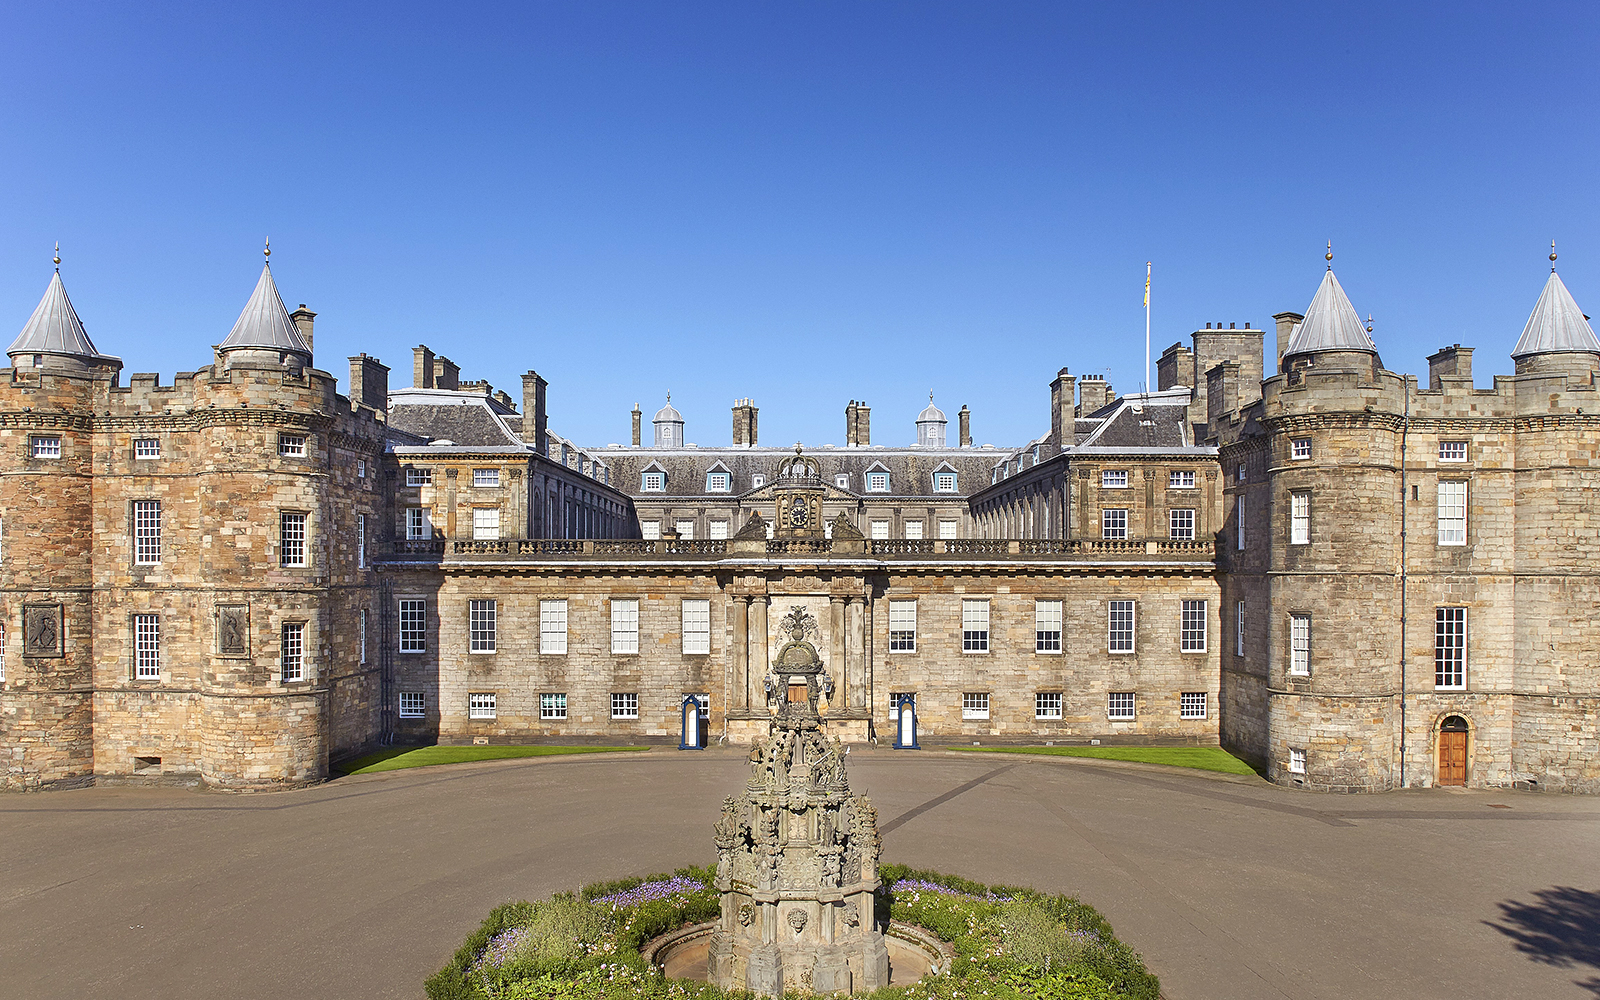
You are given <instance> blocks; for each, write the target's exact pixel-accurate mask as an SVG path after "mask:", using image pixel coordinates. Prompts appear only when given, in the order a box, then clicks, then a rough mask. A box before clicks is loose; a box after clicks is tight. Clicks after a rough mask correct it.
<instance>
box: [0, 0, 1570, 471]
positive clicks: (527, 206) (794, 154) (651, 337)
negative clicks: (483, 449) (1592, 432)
mask: <svg viewBox="0 0 1600 1000" xmlns="http://www.w3.org/2000/svg"><path fill="white" fill-rule="evenodd" d="M1221 6H1222V5H1212V4H1141V3H1117V4H1092V5H1091V4H1082V5H1071V4H1066V3H1040V4H1028V3H977V2H972V3H965V4H954V3H936V2H917V3H904V4H890V3H876V2H861V0H851V2H845V3H827V2H805V3H797V2H788V3H772V2H749V0H747V2H738V3H723V4H713V3H676V2H675V3H668V2H659V3H635V4H616V3H604V2H597V0H583V2H574V3H569V4H544V3H541V4H532V3H521V4H507V5H504V6H494V5H475V4H457V3H452V4H436V5H429V6H418V5H409V4H403V3H385V4H370V5H365V6H357V5H354V4H320V3H319V4H267V5H263V4H235V5H225V4H215V3H206V4H193V5H177V4H122V3H116V4H72V5H63V4H54V3H42V2H41V3H20V2H14V3H10V4H8V5H6V6H5V8H4V9H3V10H0V191H3V192H4V195H3V198H0V337H4V338H6V340H7V341H9V339H10V338H11V337H12V336H14V335H15V331H17V330H20V329H21V327H22V324H23V323H24V322H25V320H26V319H27V316H28V314H29V312H30V311H31V310H32V309H33V307H34V305H35V303H36V302H37V301H38V299H39V296H40V295H41V294H42V293H43V291H44V288H45V285H46V283H47V280H48V278H49V273H50V270H49V255H50V248H51V246H52V244H53V242H54V241H55V240H58V239H59V240H60V241H61V244H62V256H63V258H64V263H63V265H62V274H63V277H64V278H65V279H66V282H67V287H68V289H69V290H70V292H71V294H72V296H73V299H74V302H75V303H76V305H77V306H78V310H79V312H80V314H81V315H82V317H83V319H84V321H85V323H86V324H87V326H88V329H89V332H90V335H91V336H92V337H93V338H94V339H95V342H96V344H97V345H98V346H99V348H100V349H101V350H102V351H105V352H107V353H111V354H118V355H121V356H122V358H123V359H124V361H125V363H126V366H127V367H126V369H125V371H126V372H135V371H159V372H161V373H162V381H163V382H166V381H168V380H169V379H170V378H171V375H172V373H173V372H175V371H178V370H193V369H195V368H198V367H201V366H202V365H204V364H206V363H208V362H209V358H210V352H209V345H211V344H214V343H217V342H218V341H220V340H221V339H222V338H223V337H224V336H226V334H227V332H228V330H229V329H230V327H231V326H232V324H233V321H234V319H235V318H236V317H237V315H238V313H239V310H240V309H241V308H242V306H243V305H244V302H245V299H246V298H247V297H248V296H249V294H250V290H251V287H252V286H253V284H254V282H255V280H256V274H257V271H258V270H259V267H260V261H261V255H260V246H261V240H262V238H263V237H264V236H270V237H271V238H272V245H273V251H274V252H273V264H274V268H273V270H274V274H275V275H276V276H277V280H278V284H279V287H280V288H281V289H282V291H283V295H284V298H285V300H286V301H287V303H288V304H289V307H290V308H291V309H292V308H294V306H295V305H296V304H297V303H300V302H305V303H308V304H309V305H310V307H311V308H312V309H314V310H316V311H317V312H318V313H319V317H318V320H317V337H316V348H317V357H318V363H319V367H322V368H325V369H327V370H329V371H332V372H334V373H335V374H338V375H339V376H340V379H341V384H342V383H343V381H344V379H345V378H347V376H348V371H347V365H346V362H345V360H344V359H345V358H346V357H347V356H348V355H350V354H353V353H356V352H358V351H366V352H367V353H369V354H375V355H377V356H379V357H381V358H382V359H383V360H384V361H386V362H387V363H389V364H390V365H391V366H392V367H393V369H394V376H393V378H392V383H393V384H394V385H396V386H401V385H408V384H410V367H411V348H412V347H413V346H414V345H416V344H419V343H427V344H428V345H430V346H432V347H433V348H434V349H435V350H437V351H439V352H441V353H444V354H447V355H449V356H450V357H452V358H453V359H454V360H455V361H457V362H458V363H460V365H461V367H462V370H463V374H464V376H466V377H470V378H488V379H490V380H491V381H492V382H494V383H495V385H497V386H499V387H502V388H505V389H506V390H507V391H509V392H511V393H512V394H513V395H514V396H518V395H520V387H519V383H518V381H517V376H518V375H519V374H520V373H521V372H523V371H525V370H527V369H528V368H537V369H538V370H539V372H540V373H541V374H543V375H544V376H545V377H546V378H547V379H549V381H550V383H551V411H552V419H553V426H554V427H555V428H556V429H557V430H559V431H560V432H562V433H564V434H566V435H568V436H570V437H572V438H574V439H575V440H577V441H579V442H581V443H584V444H605V443H607V442H612V441H622V442H625V441H626V440H627V434H628V411H629V409H630V408H631V407H632V405H633V404H634V402H636V401H637V402H639V403H641V404H642V405H643V406H644V408H645V411H646V417H647V419H648V416H649V414H650V413H651V412H652V411H653V410H654V409H655V408H656V407H657V406H659V405H660V401H661V399H662V396H663V394H664V393H665V392H666V391H667V390H669V389H670V390H671V391H672V394H673V401H674V403H675V404H677V405H678V406H679V407H680V408H681V409H682V410H683V411H684V413H685V416H686V418H687V420H688V429H687V430H688V433H687V437H688V440H690V441H694V442H698V443H701V444H708V445H709V444H720V443H726V442H727V441H728V440H729V437H730V430H729V415H728V409H729V406H730V404H731V403H732V401H733V399H734V398H735V397H738V396H753V397H754V398H755V400H756V402H757V404H758V405H759V406H760V407H761V432H762V441H763V443H773V444H778V443H783V442H788V441H793V440H796V439H804V440H806V441H808V442H816V443H822V442H829V441H831V442H842V439H843V422H844V420H843V410H844V406H845V404H846V402H847V401H848V400H849V399H851V398H857V399H865V400H866V401H868V402H869V403H870V404H871V405H872V406H873V418H874V419H873V425H874V426H873V432H874V433H873V437H874V441H875V442H877V443H905V442H909V441H911V440H914V437H913V435H914V428H913V424H912V421H913V419H914V416H915V414H916V412H917V410H918V409H919V408H920V407H921V406H922V405H923V403H924V402H925V401H926V398H927V393H928V390H929V389H932V390H934V391H935V393H936V394H937V399H938V401H939V403H940V404H941V405H942V406H944V407H945V409H946V410H947V412H949V413H950V414H951V416H952V419H953V417H954V413H955V411H956V410H957V409H959V408H960V406H961V405H962V404H963V403H965V404H967V405H969V406H970V407H971V408H972V410H973V427H974V433H975V436H976V437H977V439H978V441H979V443H982V442H993V443H995V444H1020V443H1022V442H1024V441H1025V440H1027V439H1028V438H1030V437H1032V436H1034V435H1037V434H1038V433H1040V432H1041V431H1043V430H1044V429H1047V428H1048V426H1049V415H1048V409H1047V401H1048V392H1047V389H1046V385H1047V382H1048V381H1049V379H1050V377H1051V375H1052V374H1053V372H1054V371H1055V370H1056V369H1057V368H1059V367H1061V366H1063V365H1066V366H1069V367H1070V368H1071V369H1072V370H1073V371H1074V372H1077V373H1089V372H1104V373H1107V374H1108V375H1109V377H1110V378H1111V380H1112V382H1113V383H1114V385H1115V386H1116V387H1117V388H1118V390H1119V391H1129V390H1134V389H1136V388H1137V387H1138V383H1139V382H1140V380H1141V379H1142V373H1141V369H1142V366H1143V360H1144V358H1143V355H1144V345H1143V333H1144V314H1143V310H1142V308H1141V306H1140V298H1141V286H1142V284H1143V281H1144V263H1145V261H1147V260H1151V261H1154V262H1155V292H1154V333H1153V335H1152V340H1153V343H1154V348H1155V351H1156V352H1157V353H1159V351H1160V350H1161V348H1163V347H1164V346H1166V345H1168V344H1171V343H1172V342H1174V341H1176V340H1178V339H1180V338H1184V339H1185V340H1186V339H1187V336H1188V334H1189V332H1190V331H1192V330H1193V329H1194V328H1196V327H1197V326H1201V325H1203V324H1204V323H1205V322H1207V321H1213V322H1214V321H1222V322H1230V321H1232V322H1239V323H1240V324H1241V325H1242V324H1243V323H1244V321H1251V322H1253V323H1255V324H1257V325H1262V324H1270V322H1271V320H1270V317H1271V314H1272V313H1275V312H1280V311H1283V310H1291V309H1292V310H1296V311H1302V310H1304V308H1305V306H1306V304H1307V303H1308V302H1309V301H1310V299H1311V295H1312V293H1313V292H1314V291H1315V289H1316V285H1317V282H1318V281H1319V280H1320V279H1321V276H1322V270H1323V262H1322V253H1323V244H1324V242H1325V241H1326V240H1328V239H1330V238H1331V239H1332V240H1333V243H1334V250H1335V253H1336V259H1335V262H1334V263H1335V267H1336V269H1337V271H1338V273H1339V276H1340V280H1341V281H1342V282H1343V284H1344V286H1345V288H1346V289H1347V290H1348V291H1349V293H1350V296H1351V299H1352V301H1353V302H1354V303H1355V306H1356V308H1357V309H1358V310H1360V311H1361V312H1362V314H1363V315H1365V314H1366V313H1368V312H1371V313H1372V314H1373V315H1374V317H1375V321H1376V324H1377V328H1376V332H1375V339H1376V340H1377V342H1378V346H1379V348H1380V350H1381V352H1382V354H1383V358H1384V361H1385V363H1386V365H1387V366H1388V367H1389V368H1392V369H1397V370H1405V371H1417V370H1418V369H1423V370H1424V371H1425V369H1426V363H1425V362H1424V361H1423V358H1424V357H1425V356H1426V355H1427V354H1428V353H1431V352H1432V351H1433V350H1434V349H1436V348H1437V347H1439V346H1440V345H1442V344H1446V343H1453V342H1460V343H1463V344H1469V345H1473V346H1476V347H1477V348H1478V354H1477V357H1476V367H1477V374H1478V381H1479V384H1481V385H1487V384H1488V382H1489V378H1490V376H1491V375H1492V374H1493V373H1495V372H1500V373H1505V372H1507V371H1509V370H1510V367H1511V365H1510V361H1509V360H1508V358H1507V354H1508V353H1509V351H1510V349H1511V346H1512V344H1513V343H1514V342H1515V340H1516V337H1517V335H1518V334H1519V333H1520V332H1521V329H1522V324H1523V323H1524V322H1525V321H1526V319H1527V315H1528V312H1529V311H1530V310H1531V309H1532V307H1533V303H1534V300H1535V299H1536V297H1537V296H1538V293H1539V289H1540V286H1541V285H1542V283H1543V282H1544V280H1545V277H1546V275H1547V273H1548V267H1547V264H1546V261H1545V255H1546V254H1547V253H1548V246H1549V241H1550V240H1551V239H1552V238H1554V239H1555V240H1557V244H1558V250H1559V251H1560V253H1561V261H1560V266H1561V270H1562V275H1563V277H1564V278H1565V280H1566V282H1567V284H1568V286H1569V287H1570V288H1571V289H1572V291H1573V294H1574V295H1575V296H1576V298H1577V300H1578V302H1579V304H1580V305H1582V306H1584V307H1585V308H1586V309H1587V310H1588V311H1589V312H1591V313H1595V312H1597V311H1600V183H1597V181H1600V171H1597V169H1596V168H1597V165H1600V157H1597V153H1600V141H1597V126H1600V5H1596V4H1593V3H1588V2H1575V3H1569V4H1559V5H1556V4H1548V5H1547V4H1539V3H1517V4H1506V3H1492V4H1471V3H1448V4H1446V3H1440V4H1429V5H1422V4H1402V5H1396V4H1392V3H1371V4H1348V3H1340V4H1317V5H1312V4H1288V3H1282V2H1271V3H1259V4H1233V5H1228V6H1227V10H1226V11H1225V12H1221V11H1218V10H1216V9H1213V8H1217V7H1221Z"/></svg>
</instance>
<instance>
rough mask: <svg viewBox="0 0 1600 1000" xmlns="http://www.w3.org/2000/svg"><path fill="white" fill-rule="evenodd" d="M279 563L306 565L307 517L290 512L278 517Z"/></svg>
mask: <svg viewBox="0 0 1600 1000" xmlns="http://www.w3.org/2000/svg"><path fill="white" fill-rule="evenodd" d="M278 562H279V563H281V564H282V565H284V566H304V565H306V515H304V514H291V513H289V512H288V511H285V512H283V513H282V514H279V515H278Z"/></svg>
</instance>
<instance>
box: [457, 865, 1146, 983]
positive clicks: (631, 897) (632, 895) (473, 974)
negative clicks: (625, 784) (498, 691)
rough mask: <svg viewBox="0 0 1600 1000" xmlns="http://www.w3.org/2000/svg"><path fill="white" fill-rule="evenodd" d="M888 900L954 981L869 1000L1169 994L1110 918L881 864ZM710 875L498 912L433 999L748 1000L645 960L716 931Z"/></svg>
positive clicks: (697, 871)
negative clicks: (652, 952)
mask: <svg viewBox="0 0 1600 1000" xmlns="http://www.w3.org/2000/svg"><path fill="white" fill-rule="evenodd" d="M879 874H880V876H881V878H882V880H883V884H884V888H882V889H880V890H879V897H880V900H881V901H882V902H883V903H885V904H887V905H886V906H885V907H884V909H885V911H886V915H887V917H888V918H891V919H893V920H894V921H895V922H896V923H897V924H901V925H906V926H908V927H915V928H922V929H923V930H925V931H926V932H928V933H931V934H932V935H933V936H935V937H937V938H938V939H940V940H941V941H944V942H946V943H947V944H948V945H949V946H950V947H949V954H951V955H952V956H953V959H952V960H951V962H950V963H949V968H948V970H942V971H941V972H940V973H939V974H937V975H933V976H929V977H927V978H925V979H923V980H922V981H920V982H917V983H914V984H912V985H909V986H888V987H885V988H883V989H880V990H876V991H874V992H872V993H869V994H863V995H864V996H866V997H869V998H871V1000H956V998H964V997H974V996H988V997H990V998H996V1000H1125V998H1126V1000H1158V998H1159V996H1160V987H1159V984H1158V983H1157V981H1156V977H1155V976H1153V975H1151V974H1150V972H1149V970H1147V969H1146V968H1145V966H1144V962H1143V960H1142V959H1140V957H1139V956H1138V954H1137V953H1135V952H1134V951H1133V950H1132V949H1131V948H1129V947H1128V946H1127V945H1125V944H1123V943H1122V942H1121V941H1118V940H1117V938H1116V936H1115V935H1114V934H1113V933H1112V931H1111V926H1110V925H1109V924H1107V923H1106V921H1105V918H1104V917H1102V916H1100V914H1099V913H1098V912H1097V911H1096V910H1095V909H1094V908H1093V907H1092V906H1089V905H1087V904H1085V903H1082V902H1080V901H1078V900H1077V899H1075V898H1073V897H1071V896H1057V895H1051V894H1048V893H1041V892H1037V891H1035V890H1032V889H1024V888H1018V887H1014V886H986V885H982V884H980V883H977V882H971V881H968V880H966V879H963V878H959V877H956V876H951V875H942V874H940V873H938V872H929V871H915V870H912V869H909V868H906V867H905V866H903V865H883V866H882V867H881V868H880V870H879ZM712 875H713V872H712V870H711V869H709V868H692V867H691V868H681V869H679V870H678V871H677V872H674V873H673V874H671V875H665V874H663V875H652V876H649V877H648V878H628V879H620V880H617V881H615V882H606V883H600V884H597V885H591V886H585V887H584V888H583V889H582V890H580V891H579V892H577V893H561V894H558V895H556V896H554V897H552V898H551V899H548V900H543V901H541V902H537V903H527V902H521V903H507V904H506V905H504V906H500V907H497V908H495V909H494V910H493V911H492V912H491V913H490V914H489V916H488V919H486V920H485V921H484V922H483V924H482V926H480V927H479V928H478V930H477V931H476V932H474V933H473V934H472V935H471V936H470V937H468V938H467V940H466V942H465V943H464V944H463V945H462V946H461V948H460V949H459V950H458V951H457V952H456V954H455V957H454V958H452V959H451V960H450V962H449V964H447V965H446V966H445V967H444V968H443V969H440V970H439V971H438V972H437V973H435V974H434V975H433V976H432V977H430V978H429V979H428V981H427V992H428V996H429V998H430V1000H544V998H550V1000H613V998H617V1000H620V998H623V997H629V998H633V997H644V998H652V1000H738V998H746V997H750V996H752V995H753V994H749V993H745V992H744V991H728V990H722V989H719V988H718V987H716V986H712V985H710V984H708V983H703V982H696V981H694V980H688V979H669V978H667V977H666V976H665V975H663V974H662V973H661V971H660V970H658V969H655V968H653V967H652V966H651V965H650V964H649V963H648V962H647V961H645V959H644V958H643V956H642V955H641V953H640V950H641V948H644V947H645V946H646V945H647V943H648V942H651V941H652V940H655V939H659V938H661V936H662V935H666V934H668V933H669V932H672V931H677V930H680V929H684V928H688V927H690V926H692V925H695V924H702V923H705V922H706V921H710V920H714V919H715V918H716V916H717V914H718V912H719V910H720V903H719V899H718V895H717V893H716V891H715V890H714V889H712V888H710V885H711V878H712Z"/></svg>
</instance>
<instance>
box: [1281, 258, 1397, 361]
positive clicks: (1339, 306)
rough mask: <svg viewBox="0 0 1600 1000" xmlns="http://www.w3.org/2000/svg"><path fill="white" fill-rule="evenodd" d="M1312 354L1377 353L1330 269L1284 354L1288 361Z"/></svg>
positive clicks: (1359, 317)
mask: <svg viewBox="0 0 1600 1000" xmlns="http://www.w3.org/2000/svg"><path fill="white" fill-rule="evenodd" d="M1312 351H1371V352H1373V353H1374V354H1376V353H1377V351H1378V348H1377V347H1376V346H1375V345H1374V344H1373V343H1372V338H1371V337H1369V336H1367V328H1366V325H1365V324H1363V323H1362V322H1361V316H1360V315H1359V314H1358V313H1357V312H1356V307H1355V306H1353V305H1351V304H1350V297H1349V296H1347V295H1345V293H1344V288H1342V287H1341V286H1340V285H1339V279H1338V278H1335V277H1334V276H1333V268H1331V267H1330V268H1328V272H1327V273H1326V274H1324V275H1323V276H1322V284H1321V285H1320V286H1318V288H1317V294H1316V295H1314V296H1312V297H1311V304H1310V305H1309V306H1307V307H1306V318H1305V319H1303V320H1301V321H1300V324H1299V325H1298V326H1296V327H1295V329H1294V333H1293V334H1292V335H1290V337H1289V345H1288V346H1287V347H1286V348H1284V351H1283V353H1284V356H1285V357H1287V356H1288V355H1291V354H1307V353H1310V352H1312Z"/></svg>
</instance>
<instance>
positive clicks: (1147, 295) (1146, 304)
mask: <svg viewBox="0 0 1600 1000" xmlns="http://www.w3.org/2000/svg"><path fill="white" fill-rule="evenodd" d="M1144 307H1145V308H1146V309H1149V308H1150V275H1149V274H1146V275H1145V276H1144Z"/></svg>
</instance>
